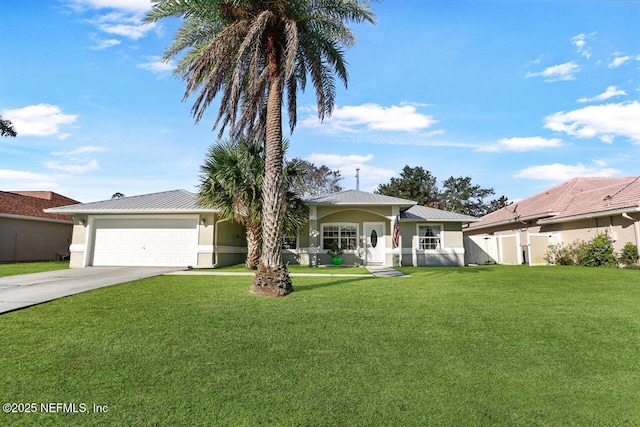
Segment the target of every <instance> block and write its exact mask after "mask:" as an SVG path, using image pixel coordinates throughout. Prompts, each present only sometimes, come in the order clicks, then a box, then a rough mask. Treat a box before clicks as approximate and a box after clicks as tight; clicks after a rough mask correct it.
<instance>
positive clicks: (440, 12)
mask: <svg viewBox="0 0 640 427" xmlns="http://www.w3.org/2000/svg"><path fill="white" fill-rule="evenodd" d="M149 4H150V3H149V1H148V0H51V1H43V0H39V1H37V0H34V1H24V2H23V1H20V2H7V4H5V5H4V6H3V13H2V15H1V16H0V51H1V52H2V55H3V58H2V61H1V62H0V114H1V115H2V116H3V117H4V118H7V119H10V120H12V121H13V122H14V124H15V127H16V130H17V131H18V133H19V136H18V138H2V139H0V189H1V190H4V191H10V190H52V191H56V192H59V193H61V194H64V195H66V196H69V197H72V198H75V199H77V200H80V201H82V202H90V201H95V200H103V199H108V198H110V197H111V195H112V194H114V193H115V192H121V193H124V194H126V195H128V196H131V195H136V194H144V193H150V192H156V191H165V190H172V189H178V188H184V189H186V190H190V191H195V190H196V186H197V184H198V174H199V166H200V164H201V163H202V160H203V158H204V155H205V153H206V151H207V148H208V147H209V146H210V145H211V144H213V143H214V142H215V141H216V136H217V131H212V125H213V121H214V119H215V114H216V113H217V105H212V106H211V107H210V109H209V111H208V112H207V113H206V114H205V116H204V118H203V119H202V121H201V122H200V123H199V124H197V125H196V124H194V121H193V119H192V117H191V115H190V108H191V102H192V99H188V100H186V101H184V102H183V101H182V95H183V91H184V86H183V83H182V82H181V81H180V80H178V79H177V78H175V77H174V76H173V75H172V73H171V71H172V64H170V63H169V64H167V63H161V62H159V56H160V55H161V54H162V52H163V50H164V48H165V47H166V46H167V45H168V44H169V43H170V41H171V38H172V37H173V34H174V32H175V30H176V28H177V22H161V23H158V24H155V25H142V24H141V21H140V19H141V16H142V15H143V14H144V11H145V10H146V9H147V8H148V7H149ZM372 8H373V10H374V11H375V13H376V15H377V19H378V23H377V24H376V25H375V26H372V25H355V26H353V27H352V28H353V30H354V32H355V33H356V35H357V38H358V40H357V44H356V46H355V47H353V48H351V49H349V50H348V51H347V53H346V58H347V61H348V62H349V75H350V81H349V87H348V89H346V90H345V89H344V88H340V89H339V90H338V95H337V100H336V101H337V102H336V108H335V110H334V114H333V116H332V117H331V118H329V119H326V120H325V121H324V123H322V124H320V123H319V122H318V120H317V118H316V113H315V111H314V107H313V106H314V105H315V100H314V98H313V91H312V90H307V92H306V93H304V94H301V95H300V96H299V102H298V110H299V111H298V126H297V128H296V129H295V131H294V133H293V134H292V135H288V138H289V140H290V143H291V145H290V149H289V153H288V157H301V158H305V159H307V160H310V161H313V162H314V163H316V164H318V165H319V164H326V165H327V166H329V167H331V168H333V169H340V171H341V173H342V176H343V177H344V180H343V182H342V185H343V186H344V187H345V188H347V189H349V188H355V169H356V168H360V175H361V178H360V187H361V189H363V190H367V191H372V190H374V189H375V188H376V187H377V185H378V184H380V183H384V182H388V180H389V179H390V178H391V177H393V176H397V175H398V174H399V172H400V171H401V169H402V168H403V167H404V166H405V165H409V166H422V167H423V168H425V169H427V170H430V171H431V172H432V173H433V174H434V175H435V176H436V177H437V178H438V179H439V180H440V181H443V180H445V179H446V178H448V177H450V176H456V177H457V176H471V177H472V178H473V181H474V182H475V183H477V184H480V185H482V186H483V187H492V188H494V189H495V191H496V195H506V196H507V197H508V198H509V199H511V200H517V199H520V198H524V197H527V196H529V195H532V194H535V193H537V192H539V191H542V190H544V189H545V188H548V187H550V186H552V185H554V184H556V183H558V182H562V181H564V180H567V179H570V178H572V177H575V176H629V175H639V174H640V79H639V78H640V26H639V25H638V24H637V22H638V18H639V17H640V2H636V1H595V0H586V1H578V0H573V1H571V0H531V1H528V0H475V1H472V0H466V1H465V0H459V1H453V0H443V1H425V0H407V1H400V0H395V1H394V0H387V1H385V2H381V3H373V4H372Z"/></svg>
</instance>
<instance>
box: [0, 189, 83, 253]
mask: <svg viewBox="0 0 640 427" xmlns="http://www.w3.org/2000/svg"><path fill="white" fill-rule="evenodd" d="M75 203H78V202H77V201H76V200H73V199H70V198H68V197H65V196H62V195H60V194H57V193H54V192H51V191H0V262H22V261H50V260H56V259H63V258H66V257H68V254H69V243H70V242H71V232H72V228H73V218H72V217H71V216H68V215H60V214H54V213H45V212H44V209H48V208H53V207H56V206H66V205H71V204H75Z"/></svg>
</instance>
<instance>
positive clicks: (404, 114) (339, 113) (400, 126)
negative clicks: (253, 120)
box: [301, 104, 438, 132]
mask: <svg viewBox="0 0 640 427" xmlns="http://www.w3.org/2000/svg"><path fill="white" fill-rule="evenodd" d="M437 122H438V121H437V120H434V119H433V117H432V116H429V115H426V114H422V113H419V112H418V111H417V108H416V106H415V105H406V104H405V105H401V106H397V105H392V106H390V107H383V106H380V105H378V104H363V105H354V106H344V107H337V108H336V109H334V110H333V114H332V115H331V117H329V118H327V119H325V120H324V123H323V127H325V129H327V130H328V131H332V132H357V131H359V130H362V129H366V130H383V131H403V132H414V131H418V130H422V129H427V128H429V127H430V126H432V125H433V124H435V123H437ZM301 123H302V125H303V126H307V127H318V126H320V125H321V123H320V122H319V120H318V119H317V117H314V116H309V117H307V118H305V119H304V120H303V121H302V122H301Z"/></svg>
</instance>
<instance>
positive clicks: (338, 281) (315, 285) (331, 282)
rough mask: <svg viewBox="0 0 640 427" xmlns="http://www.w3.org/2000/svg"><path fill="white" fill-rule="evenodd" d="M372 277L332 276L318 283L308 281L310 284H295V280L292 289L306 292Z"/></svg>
mask: <svg viewBox="0 0 640 427" xmlns="http://www.w3.org/2000/svg"><path fill="white" fill-rule="evenodd" d="M314 279H322V278H321V277H319V278H316V277H314ZM371 279H374V277H354V278H348V277H347V278H344V277H343V278H340V279H336V278H332V277H330V276H329V277H327V280H324V281H322V282H319V283H310V284H304V285H303V284H299V285H296V283H295V281H294V282H293V289H294V292H307V291H313V290H315V289H320V288H328V287H330V286H341V285H347V284H351V283H356V282H361V281H363V280H371Z"/></svg>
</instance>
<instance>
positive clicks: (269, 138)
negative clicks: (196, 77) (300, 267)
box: [253, 37, 293, 296]
mask: <svg viewBox="0 0 640 427" xmlns="http://www.w3.org/2000/svg"><path fill="white" fill-rule="evenodd" d="M276 46H277V43H275V42H274V39H273V38H272V37H271V38H270V37H267V38H266V42H265V48H266V52H267V60H268V63H269V96H268V98H267V123H266V141H265V175H264V180H263V185H262V253H261V255H260V264H259V265H258V271H257V272H256V275H255V278H254V280H253V291H254V292H255V293H258V294H262V295H270V296H285V295H288V294H289V293H291V292H293V286H292V285H291V278H290V277H289V272H288V271H287V267H286V266H284V265H283V264H282V246H281V245H282V224H283V222H284V199H285V188H284V177H283V173H282V165H283V153H282V96H283V83H282V77H281V75H280V65H279V60H280V54H279V53H278V52H277V47H276Z"/></svg>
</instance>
